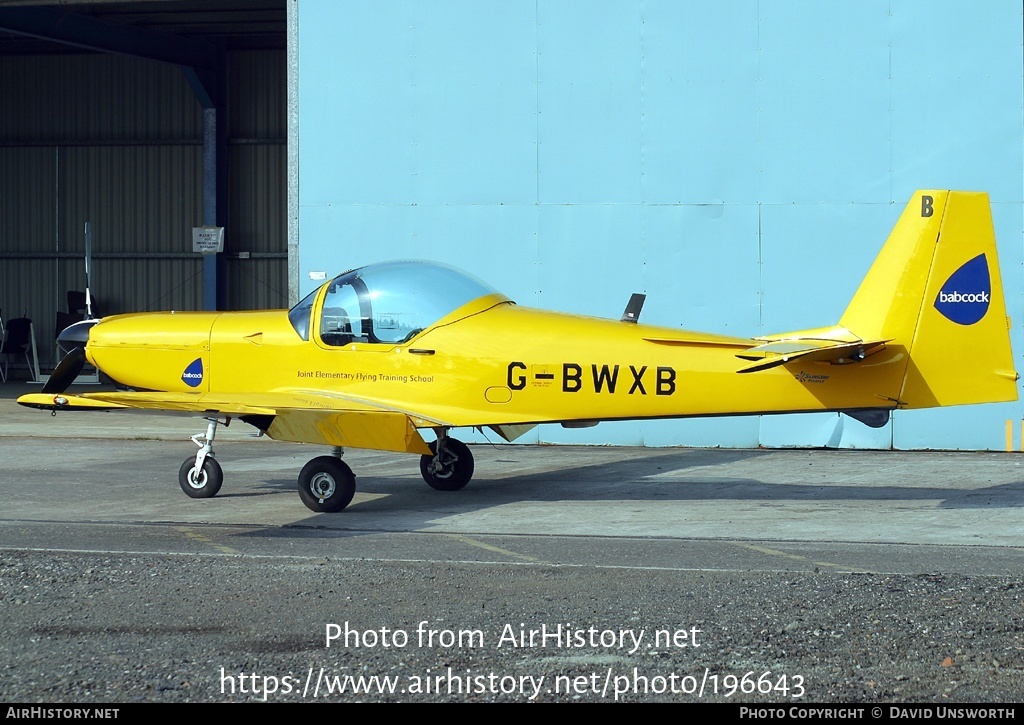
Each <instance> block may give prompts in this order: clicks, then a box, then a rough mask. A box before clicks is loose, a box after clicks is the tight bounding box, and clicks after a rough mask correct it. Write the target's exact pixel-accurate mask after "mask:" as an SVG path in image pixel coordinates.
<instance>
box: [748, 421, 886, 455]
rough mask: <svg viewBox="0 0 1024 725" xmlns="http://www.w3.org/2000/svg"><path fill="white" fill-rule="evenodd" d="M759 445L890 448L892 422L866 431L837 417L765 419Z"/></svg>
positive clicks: (759, 433) (856, 422) (769, 446)
mask: <svg viewBox="0 0 1024 725" xmlns="http://www.w3.org/2000/svg"><path fill="white" fill-rule="evenodd" d="M758 438H759V444H760V445H762V446H765V447H767V448H796V447H804V446H812V447H815V448H871V449H875V448H891V447H892V438H893V428H892V421H891V420H890V422H889V423H888V424H887V425H885V426H883V427H881V428H869V427H868V426H866V425H864V424H863V423H861V422H859V421H856V420H854V419H853V418H850V417H849V416H846V415H842V414H840V413H807V414H802V415H764V416H761V427H760V430H759V432H758Z"/></svg>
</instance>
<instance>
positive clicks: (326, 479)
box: [309, 473, 335, 503]
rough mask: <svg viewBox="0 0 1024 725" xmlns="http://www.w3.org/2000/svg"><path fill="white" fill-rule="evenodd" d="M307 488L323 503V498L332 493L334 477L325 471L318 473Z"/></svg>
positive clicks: (328, 496)
mask: <svg viewBox="0 0 1024 725" xmlns="http://www.w3.org/2000/svg"><path fill="white" fill-rule="evenodd" d="M309 490H310V491H311V492H312V493H313V495H314V496H316V497H317V498H319V499H320V502H321V503H323V501H324V499H327V498H330V497H331V496H333V495H334V490H335V484H334V478H333V477H332V476H330V475H329V474H326V473H318V474H316V475H315V476H313V479H312V480H311V481H310V482H309Z"/></svg>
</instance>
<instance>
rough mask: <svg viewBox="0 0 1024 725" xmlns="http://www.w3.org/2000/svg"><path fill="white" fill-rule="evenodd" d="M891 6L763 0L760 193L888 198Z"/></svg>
mask: <svg viewBox="0 0 1024 725" xmlns="http://www.w3.org/2000/svg"><path fill="white" fill-rule="evenodd" d="M888 6H889V3H888V0H865V1H862V2H856V3H845V4H843V5H837V4H835V3H827V2H825V3H814V2H804V1H802V0H791V1H788V2H783V1H780V2H772V3H767V4H762V5H761V12H760V17H759V23H758V27H759V38H760V48H761V52H760V68H759V79H758V84H757V86H758V87H757V98H758V108H759V113H758V118H759V125H760V137H759V144H758V150H759V153H758V158H759V166H760V168H759V169H758V173H759V174H760V179H761V184H760V194H759V200H760V201H763V202H769V203H789V202H794V201H796V202H801V201H806V202H819V201H845V202H850V201H853V202H863V201H886V200H888V197H889V178H888V177H889V119H888V111H889V87H888V74H889V34H888V22H887V16H888Z"/></svg>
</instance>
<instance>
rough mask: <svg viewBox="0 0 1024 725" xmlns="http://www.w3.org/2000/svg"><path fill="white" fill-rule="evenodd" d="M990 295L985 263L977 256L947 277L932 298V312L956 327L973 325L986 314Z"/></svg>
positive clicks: (982, 256)
mask: <svg viewBox="0 0 1024 725" xmlns="http://www.w3.org/2000/svg"><path fill="white" fill-rule="evenodd" d="M991 294H992V284H991V280H990V279H989V275H988V261H987V260H986V259H985V255H984V254H979V255H978V256H977V257H975V258H974V259H972V260H971V261H969V262H965V263H964V264H963V265H962V266H961V267H960V269H958V270H957V271H955V272H953V274H951V275H950V276H949V279H947V280H946V284H944V285H942V289H941V290H939V295H938V297H936V298H935V309H937V310H938V311H939V312H941V313H942V314H943V316H944V317H946V318H947V319H949V320H952V321H953V322H955V323H957V324H958V325H973V324H974V323H975V322H977V321H978V320H980V319H981V318H982V317H984V316H985V313H986V312H988V302H989V297H990V296H991Z"/></svg>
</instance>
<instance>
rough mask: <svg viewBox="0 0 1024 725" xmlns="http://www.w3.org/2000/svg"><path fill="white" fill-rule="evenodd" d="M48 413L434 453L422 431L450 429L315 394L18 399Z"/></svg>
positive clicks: (136, 394)
mask: <svg viewBox="0 0 1024 725" xmlns="http://www.w3.org/2000/svg"><path fill="white" fill-rule="evenodd" d="M18 402H19V403H21V404H22V405H26V406H29V407H35V408H41V409H44V410H94V411H95V410H122V411H124V410H143V411H170V412H177V413H188V414H191V415H204V416H222V417H232V418H240V419H242V420H244V421H246V422H250V423H252V424H253V425H255V426H256V427H257V428H260V429H263V430H265V431H266V433H267V435H269V436H270V437H271V438H273V439H275V440H281V441H292V442H296V443H320V444H323V445H329V446H342V447H347V448H369V449H373V450H382V451H397V452H400V453H419V454H429V453H430V448H429V447H428V446H427V444H426V443H425V442H424V440H423V438H422V436H420V433H419V431H418V430H417V428H418V427H433V426H443V425H445V424H444V422H443V421H434V420H431V419H427V418H423V417H421V416H414V415H412V414H409V413H406V412H403V411H399V410H393V409H387V408H383V407H381V406H375V405H373V404H371V403H364V402H360V401H357V400H353V399H350V398H347V399H346V398H342V397H340V396H334V395H326V394H323V393H319V392H309V393H254V394H252V395H246V396H245V398H244V400H243V399H241V398H240V397H238V396H232V395H216V394H210V393H159V392H126V393H116V392H112V393H86V394H84V395H63V394H62V395H47V394H43V393H33V394H30V395H23V396H21V397H20V398H19V399H18Z"/></svg>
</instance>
